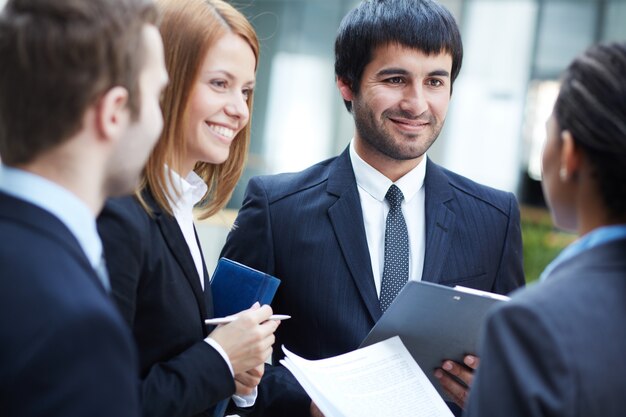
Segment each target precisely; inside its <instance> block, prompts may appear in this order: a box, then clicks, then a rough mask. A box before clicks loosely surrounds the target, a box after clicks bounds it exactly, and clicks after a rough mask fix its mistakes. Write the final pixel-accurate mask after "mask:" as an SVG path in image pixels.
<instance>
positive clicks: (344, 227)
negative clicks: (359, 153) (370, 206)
mask: <svg viewBox="0 0 626 417" xmlns="http://www.w3.org/2000/svg"><path fill="white" fill-rule="evenodd" d="M327 191H328V192H329V193H330V194H332V195H335V196H337V201H336V202H335V203H334V204H333V205H332V206H330V208H329V209H328V216H329V217H330V222H331V224H332V227H333V229H334V231H335V236H336V237H337V241H338V242H339V246H340V247H341V251H342V253H343V256H344V258H345V260H346V263H347V266H348V268H349V269H350V273H351V274H352V278H353V279H354V282H355V284H356V286H357V288H358V290H359V292H360V294H361V297H362V298H363V301H364V302H365V305H366V306H367V310H368V312H369V314H370V316H371V317H372V319H373V320H374V321H375V322H376V321H378V319H379V318H380V316H381V314H382V313H381V310H380V303H379V301H378V296H377V295H376V287H375V285H374V276H373V274H372V263H371V260H370V255H369V250H368V247H367V237H366V235H365V226H364V225H363V212H362V209H361V201H360V199H359V192H358V190H357V186H356V179H355V178H354V171H353V170H352V164H351V163H350V156H349V152H348V149H346V150H345V151H344V152H343V153H342V154H341V155H340V156H339V157H337V159H336V160H335V161H334V162H333V166H332V167H331V169H330V170H329V175H328V188H327Z"/></svg>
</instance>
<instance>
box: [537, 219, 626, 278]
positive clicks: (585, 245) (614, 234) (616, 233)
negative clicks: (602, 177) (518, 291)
mask: <svg viewBox="0 0 626 417" xmlns="http://www.w3.org/2000/svg"><path fill="white" fill-rule="evenodd" d="M618 239H626V224H617V225H613V226H603V227H598V228H597V229H594V230H592V231H591V232H589V233H587V234H586V235H584V236H581V237H580V238H579V239H577V240H575V241H574V242H572V243H571V244H570V245H569V246H568V247H566V248H565V249H563V251H561V253H559V255H558V256H557V257H556V258H555V259H554V260H553V261H552V262H550V264H549V265H548V266H547V267H546V269H545V270H544V271H543V272H542V273H541V276H540V277H539V280H540V281H544V280H545V279H546V278H547V277H548V276H549V275H550V273H551V272H552V271H553V270H554V269H555V268H556V267H557V266H559V265H560V264H562V263H563V262H565V261H567V260H568V259H572V258H574V257H575V256H577V255H579V254H581V253H582V252H584V251H586V250H589V249H591V248H594V247H596V246H600V245H603V244H605V243H609V242H612V241H614V240H618Z"/></svg>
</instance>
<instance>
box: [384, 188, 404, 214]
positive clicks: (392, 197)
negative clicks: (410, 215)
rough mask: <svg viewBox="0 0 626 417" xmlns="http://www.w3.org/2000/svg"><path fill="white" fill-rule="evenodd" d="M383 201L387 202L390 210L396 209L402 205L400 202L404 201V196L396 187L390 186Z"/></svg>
mask: <svg viewBox="0 0 626 417" xmlns="http://www.w3.org/2000/svg"><path fill="white" fill-rule="evenodd" d="M385 200H387V201H389V206H390V207H391V208H398V207H400V205H401V204H402V200H404V194H402V191H400V189H399V188H398V186H396V185H395V184H392V185H391V187H389V190H387V194H386V195H385Z"/></svg>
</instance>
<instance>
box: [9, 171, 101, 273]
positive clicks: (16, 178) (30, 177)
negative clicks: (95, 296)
mask: <svg viewBox="0 0 626 417" xmlns="http://www.w3.org/2000/svg"><path fill="white" fill-rule="evenodd" d="M0 190H2V191H4V192H5V193H7V194H10V195H12V196H13V197H17V198H19V199H22V200H25V201H27V202H29V203H31V204H33V205H35V206H38V207H40V208H42V209H44V210H46V211H48V212H50V213H51V214H52V215H54V216H55V217H57V218H58V219H59V220H60V221H61V222H62V223H63V224H64V225H65V226H66V227H67V228H68V229H69V230H70V232H71V233H72V234H73V235H74V236H75V237H76V240H78V243H79V244H80V246H81V248H82V249H83V252H84V253H85V255H86V256H87V259H88V260H89V262H90V263H91V265H92V266H93V267H94V268H95V267H97V266H98V265H99V264H100V261H101V259H102V241H101V240H100V235H98V229H97V227H96V218H95V215H94V214H93V213H92V212H91V210H90V209H89V207H88V206H87V204H85V203H84V202H83V201H82V200H81V199H79V198H78V197H77V196H76V195H75V194H74V193H72V192H70V191H69V190H67V189H66V188H63V187H62V186H60V185H58V184H57V183H54V182H52V181H50V180H47V179H45V178H44V177H41V176H39V175H35V174H32V173H30V172H27V171H24V170H21V169H17V168H12V167H8V166H6V165H2V164H0Z"/></svg>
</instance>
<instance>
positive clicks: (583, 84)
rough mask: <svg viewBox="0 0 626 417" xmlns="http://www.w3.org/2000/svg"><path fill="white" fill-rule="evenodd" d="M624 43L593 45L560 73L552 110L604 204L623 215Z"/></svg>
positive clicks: (625, 191)
mask: <svg viewBox="0 0 626 417" xmlns="http://www.w3.org/2000/svg"><path fill="white" fill-rule="evenodd" d="M625 75H626V43H625V42H620V43H611V44H599V45H595V46H592V47H591V48H589V49H588V50H587V51H585V52H584V53H583V54H582V55H580V56H579V57H578V58H576V59H575V60H574V61H573V62H572V63H571V64H570V66H569V67H568V68H567V70H566V71H565V73H564V75H563V81H562V86H561V91H560V92H559V96H558V98H557V101H556V104H555V106H554V114H555V116H556V120H557V122H558V125H559V127H560V129H561V130H568V131H569V132H570V133H571V134H572V137H573V138H574V142H575V143H576V145H578V146H580V147H581V148H582V149H583V150H584V152H585V154H586V155H587V157H588V158H589V161H590V163H591V164H592V166H593V170H594V175H595V178H596V180H597V183H598V187H599V189H600V193H601V195H602V198H603V200H604V203H605V205H606V207H607V208H608V210H609V212H610V214H611V215H612V216H613V217H614V219H615V220H623V219H625V218H626V76H625Z"/></svg>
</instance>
